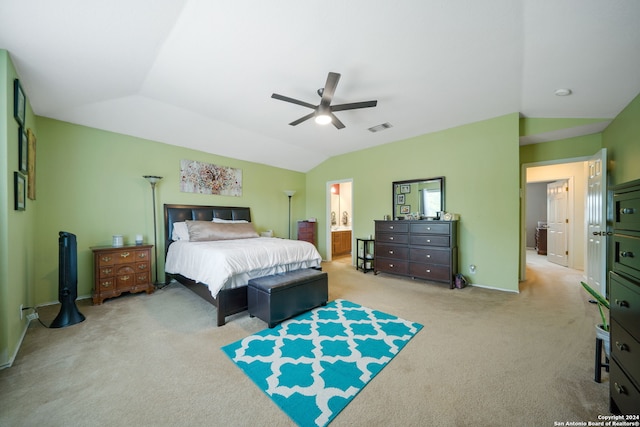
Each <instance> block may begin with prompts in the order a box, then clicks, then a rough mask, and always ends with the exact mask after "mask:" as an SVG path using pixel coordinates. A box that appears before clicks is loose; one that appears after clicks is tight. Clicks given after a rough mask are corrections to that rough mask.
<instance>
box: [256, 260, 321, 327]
mask: <svg viewBox="0 0 640 427" xmlns="http://www.w3.org/2000/svg"><path fill="white" fill-rule="evenodd" d="M328 299H329V284H328V279H327V273H324V272H322V271H320V270H316V269H313V268H305V269H302V270H295V271H288V272H286V273H281V274H274V275H272V276H265V277H259V278H255V279H251V280H249V283H248V285H247V305H248V310H249V316H251V317H254V316H255V317H257V318H259V319H261V320H264V321H265V322H267V324H268V325H269V327H270V328H273V327H274V326H275V325H277V324H278V323H280V322H282V321H283V320H286V319H289V318H290V317H294V316H297V315H298V314H300V313H303V312H305V311H308V310H311V309H312V308H315V307H318V306H320V305H325V304H326V303H327V300H328Z"/></svg>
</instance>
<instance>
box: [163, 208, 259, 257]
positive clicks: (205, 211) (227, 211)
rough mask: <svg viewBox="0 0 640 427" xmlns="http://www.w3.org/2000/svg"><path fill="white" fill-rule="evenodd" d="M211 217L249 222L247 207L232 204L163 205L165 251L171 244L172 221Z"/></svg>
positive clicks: (249, 211)
mask: <svg viewBox="0 0 640 427" xmlns="http://www.w3.org/2000/svg"><path fill="white" fill-rule="evenodd" d="M213 218H220V219H232V220H236V221H238V220H245V221H249V222H251V210H250V209H249V208H241V207H233V206H202V205H168V204H165V205H164V239H165V246H164V247H165V252H166V251H167V250H168V249H169V245H170V244H171V241H172V240H171V233H173V223H174V222H182V221H186V220H193V221H211V220H212V219H213Z"/></svg>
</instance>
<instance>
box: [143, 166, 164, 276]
mask: <svg viewBox="0 0 640 427" xmlns="http://www.w3.org/2000/svg"><path fill="white" fill-rule="evenodd" d="M143 178H145V179H146V180H147V181H149V184H151V198H152V200H153V250H154V251H155V252H154V253H155V259H156V281H155V282H154V284H153V285H154V286H156V287H159V285H164V282H162V283H161V282H159V281H158V232H157V231H156V230H157V225H156V184H157V183H158V181H160V180H161V179H162V177H161V176H154V175H144V176H143Z"/></svg>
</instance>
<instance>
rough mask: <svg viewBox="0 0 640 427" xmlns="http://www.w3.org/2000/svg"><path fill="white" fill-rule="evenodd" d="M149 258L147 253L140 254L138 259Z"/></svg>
mask: <svg viewBox="0 0 640 427" xmlns="http://www.w3.org/2000/svg"><path fill="white" fill-rule="evenodd" d="M146 257H147V253H146V252H141V253H139V254H138V258H146Z"/></svg>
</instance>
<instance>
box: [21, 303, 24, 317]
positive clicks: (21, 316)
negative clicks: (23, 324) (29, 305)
mask: <svg viewBox="0 0 640 427" xmlns="http://www.w3.org/2000/svg"><path fill="white" fill-rule="evenodd" d="M23 306H24V304H20V320H22V307H23Z"/></svg>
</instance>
